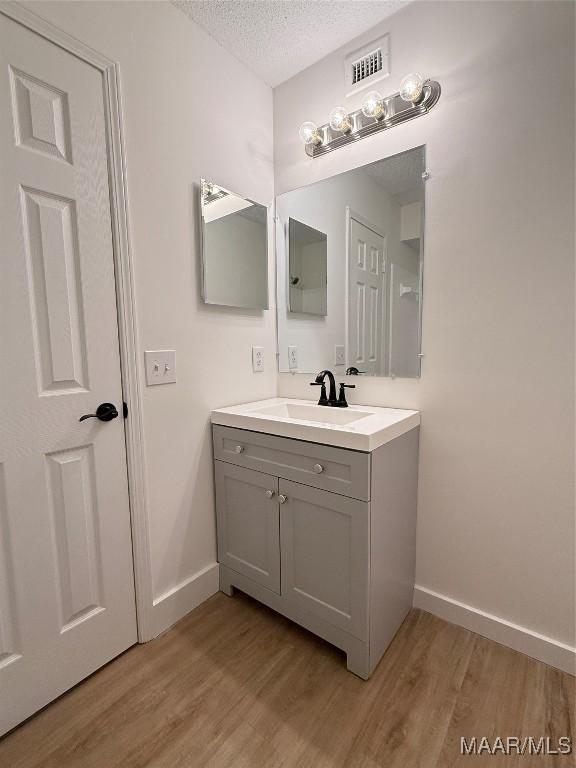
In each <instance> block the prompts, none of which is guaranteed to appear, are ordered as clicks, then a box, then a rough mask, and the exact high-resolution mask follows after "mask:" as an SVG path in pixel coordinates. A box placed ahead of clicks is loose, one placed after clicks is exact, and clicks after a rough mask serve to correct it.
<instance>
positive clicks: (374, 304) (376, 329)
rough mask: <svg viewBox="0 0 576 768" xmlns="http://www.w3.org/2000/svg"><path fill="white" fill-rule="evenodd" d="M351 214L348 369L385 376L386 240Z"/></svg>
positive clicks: (370, 226) (374, 229)
mask: <svg viewBox="0 0 576 768" xmlns="http://www.w3.org/2000/svg"><path fill="white" fill-rule="evenodd" d="M358 218H359V217H357V218H356V217H355V215H354V214H353V213H352V214H350V225H349V231H350V247H349V254H348V355H347V362H346V365H347V366H355V367H356V368H359V369H360V370H362V371H363V372H364V373H367V374H372V375H373V376H385V375H386V371H385V361H386V350H385V345H386V333H385V327H384V324H385V322H386V257H385V243H386V238H385V236H384V235H383V234H380V233H379V232H378V231H377V228H376V226H374V225H369V224H368V222H362V221H359V220H358Z"/></svg>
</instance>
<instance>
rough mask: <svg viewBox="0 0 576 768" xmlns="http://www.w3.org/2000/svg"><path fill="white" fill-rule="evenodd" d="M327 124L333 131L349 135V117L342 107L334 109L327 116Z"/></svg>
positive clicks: (350, 125) (350, 123) (350, 127)
mask: <svg viewBox="0 0 576 768" xmlns="http://www.w3.org/2000/svg"><path fill="white" fill-rule="evenodd" d="M328 124H329V125H330V128H332V130H333V131H341V132H342V133H349V132H350V131H351V129H352V122H351V120H350V116H349V115H348V112H347V110H346V109H345V108H344V107H334V109H333V110H332V112H330V115H329V116H328Z"/></svg>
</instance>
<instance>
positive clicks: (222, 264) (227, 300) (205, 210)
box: [200, 179, 268, 309]
mask: <svg viewBox="0 0 576 768" xmlns="http://www.w3.org/2000/svg"><path fill="white" fill-rule="evenodd" d="M200 199H201V215H202V299H203V301H204V302H205V303H206V304H220V305H223V306H227V307H244V308H247V309H268V209H267V208H266V206H265V205H259V204H258V203H255V202H253V201H252V200H247V199H245V198H243V197H240V195H236V194H234V192H230V191H229V190H228V189H225V188H224V187H222V186H220V185H218V184H214V183H213V182H210V181H207V180H206V179H202V180H201V182H200Z"/></svg>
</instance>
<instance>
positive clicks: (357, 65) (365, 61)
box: [352, 48, 382, 85]
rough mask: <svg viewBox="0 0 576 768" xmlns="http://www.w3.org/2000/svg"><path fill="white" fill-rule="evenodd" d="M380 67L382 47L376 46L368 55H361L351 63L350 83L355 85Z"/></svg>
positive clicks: (378, 70)
mask: <svg viewBox="0 0 576 768" xmlns="http://www.w3.org/2000/svg"><path fill="white" fill-rule="evenodd" d="M381 69H382V49H381V48H377V49H376V50H375V51H372V53H369V54H368V56H363V57H362V58H361V59H358V61H354V62H353V63H352V85H356V83H359V82H360V81H361V80H365V79H366V78H367V77H372V75H375V74H376V72H380V70H381Z"/></svg>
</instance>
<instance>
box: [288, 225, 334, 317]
mask: <svg viewBox="0 0 576 768" xmlns="http://www.w3.org/2000/svg"><path fill="white" fill-rule="evenodd" d="M327 240H328V238H327V237H326V235H325V233H324V232H319V231H318V230H317V229H314V228H313V227H309V226H307V225H306V224H303V223H302V222H301V221H297V220H296V219H292V218H291V219H290V221H289V225H288V260H289V309H290V312H296V313H300V314H308V315H325V314H326V298H327V296H326V267H327V263H326V258H327Z"/></svg>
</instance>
